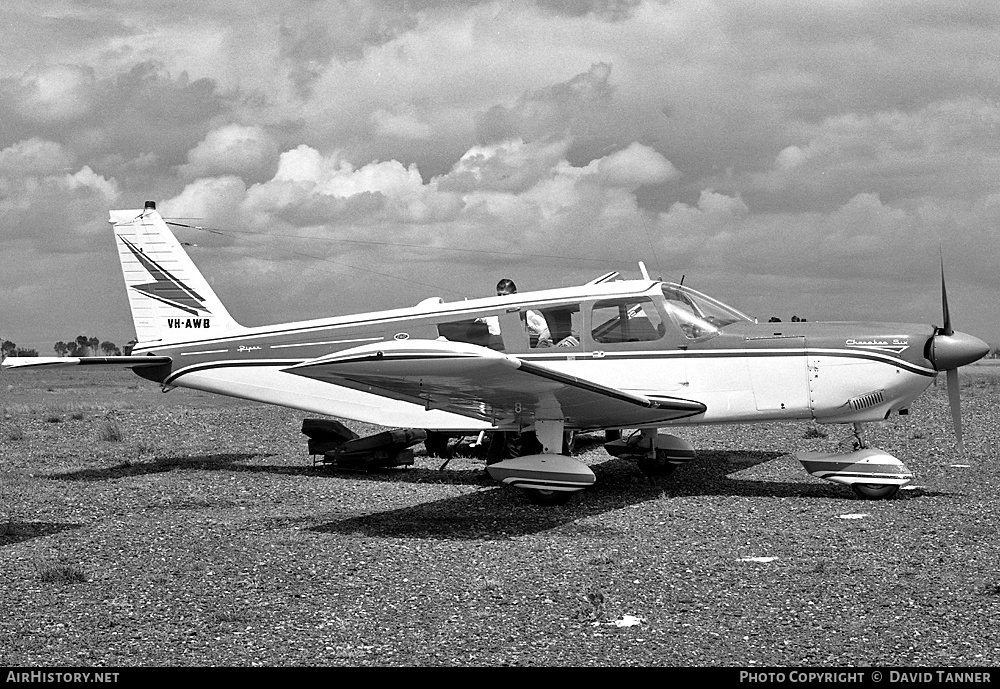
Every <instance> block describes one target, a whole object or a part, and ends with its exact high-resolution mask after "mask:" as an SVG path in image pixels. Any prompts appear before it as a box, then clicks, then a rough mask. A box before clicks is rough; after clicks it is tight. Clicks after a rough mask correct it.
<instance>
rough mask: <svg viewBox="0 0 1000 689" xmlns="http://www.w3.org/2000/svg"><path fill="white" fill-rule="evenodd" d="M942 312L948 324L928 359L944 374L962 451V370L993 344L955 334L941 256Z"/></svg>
mask: <svg viewBox="0 0 1000 689" xmlns="http://www.w3.org/2000/svg"><path fill="white" fill-rule="evenodd" d="M941 312H942V314H943V317H944V323H943V325H942V326H941V327H940V328H937V329H936V330H935V332H934V336H933V337H931V339H930V342H929V343H928V352H927V358H928V359H929V360H930V362H931V363H932V364H933V365H934V369H935V370H936V371H944V372H945V377H946V380H947V383H948V403H949V405H950V406H951V422H952V425H953V426H954V428H955V439H956V440H957V441H958V450H959V452H962V451H963V445H962V399H961V394H960V392H959V389H958V367H959V366H964V365H965V364H971V363H972V362H973V361H978V360H979V359H982V358H983V357H984V356H986V354H987V352H989V351H990V347H989V345H987V344H986V343H985V342H983V341H982V340H980V339H979V338H978V337H974V336H972V335H968V334H966V333H960V332H955V329H954V328H952V327H951V312H950V311H949V309H948V288H947V287H946V286H945V280H944V256H943V255H942V256H941Z"/></svg>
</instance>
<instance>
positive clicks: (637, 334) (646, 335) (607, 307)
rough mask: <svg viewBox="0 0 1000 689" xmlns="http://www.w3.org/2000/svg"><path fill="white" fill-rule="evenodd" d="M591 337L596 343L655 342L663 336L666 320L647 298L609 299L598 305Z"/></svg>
mask: <svg viewBox="0 0 1000 689" xmlns="http://www.w3.org/2000/svg"><path fill="white" fill-rule="evenodd" d="M591 323H592V324H593V327H592V330H591V336H592V337H593V338H594V341H595V342H600V343H604V344H606V343H613V342H652V341H653V340H659V339H660V338H661V337H663V334H664V332H665V330H664V326H663V319H662V318H661V317H660V313H659V312H658V311H657V310H656V307H655V306H654V305H653V301H652V300H651V299H649V298H647V297H626V298H623V299H606V300H604V301H599V302H597V303H596V304H594V310H593V312H592V317H591Z"/></svg>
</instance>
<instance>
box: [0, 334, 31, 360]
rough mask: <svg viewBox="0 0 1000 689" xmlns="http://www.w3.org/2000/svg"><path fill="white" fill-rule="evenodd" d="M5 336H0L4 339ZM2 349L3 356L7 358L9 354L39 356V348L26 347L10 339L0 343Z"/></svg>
mask: <svg viewBox="0 0 1000 689" xmlns="http://www.w3.org/2000/svg"><path fill="white" fill-rule="evenodd" d="M2 339H3V338H0V340H2ZM0 350H2V351H3V357H2V358H4V359H6V358H7V357H9V356H38V350H35V349H26V348H25V347H18V346H17V345H16V344H15V343H13V342H11V341H10V340H3V342H2V343H0Z"/></svg>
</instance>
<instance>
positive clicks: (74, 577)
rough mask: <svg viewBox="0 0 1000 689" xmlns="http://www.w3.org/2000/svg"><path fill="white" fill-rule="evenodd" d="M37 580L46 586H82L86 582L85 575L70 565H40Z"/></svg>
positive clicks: (77, 567)
mask: <svg viewBox="0 0 1000 689" xmlns="http://www.w3.org/2000/svg"><path fill="white" fill-rule="evenodd" d="M38 579H39V580H40V581H42V582H44V583H46V584H82V583H85V582H86V581H87V573H86V572H85V571H83V569H81V568H80V567H79V566H77V565H72V564H64V563H57V564H51V565H40V566H39V567H38Z"/></svg>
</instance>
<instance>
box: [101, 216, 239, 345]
mask: <svg viewBox="0 0 1000 689" xmlns="http://www.w3.org/2000/svg"><path fill="white" fill-rule="evenodd" d="M109 222H110V223H111V224H112V225H114V230H115V238H116V242H117V244H118V259H119V261H121V264H122V273H123V274H124V276H125V287H126V289H127V290H128V300H129V306H130V307H131V308H132V321H133V323H134V324H135V335H136V339H137V340H138V342H139V345H142V344H145V343H147V342H171V341H190V340H200V339H208V338H216V337H221V336H226V335H232V334H238V333H240V332H242V331H244V330H245V328H244V327H243V326H241V325H240V324H239V323H237V322H236V321H234V320H233V317H232V316H230V315H229V312H228V311H227V310H226V307H225V306H223V305H222V302H221V301H219V298H218V297H217V296H215V292H213V291H212V288H211V287H209V285H208V282H207V281H206V280H205V278H204V277H203V276H202V274H201V272H200V271H199V270H198V268H197V267H196V266H195V264H194V262H193V261H192V260H191V258H190V257H189V256H188V255H187V253H186V252H185V251H184V249H183V248H181V245H180V242H178V241H177V238H176V237H174V235H173V233H172V232H171V231H170V229H169V228H168V227H167V224H166V223H165V222H163V218H161V217H160V214H159V213H157V212H156V204H154V203H153V202H152V201H147V202H146V207H145V208H144V209H142V210H122V211H111V219H110V220H109Z"/></svg>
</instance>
